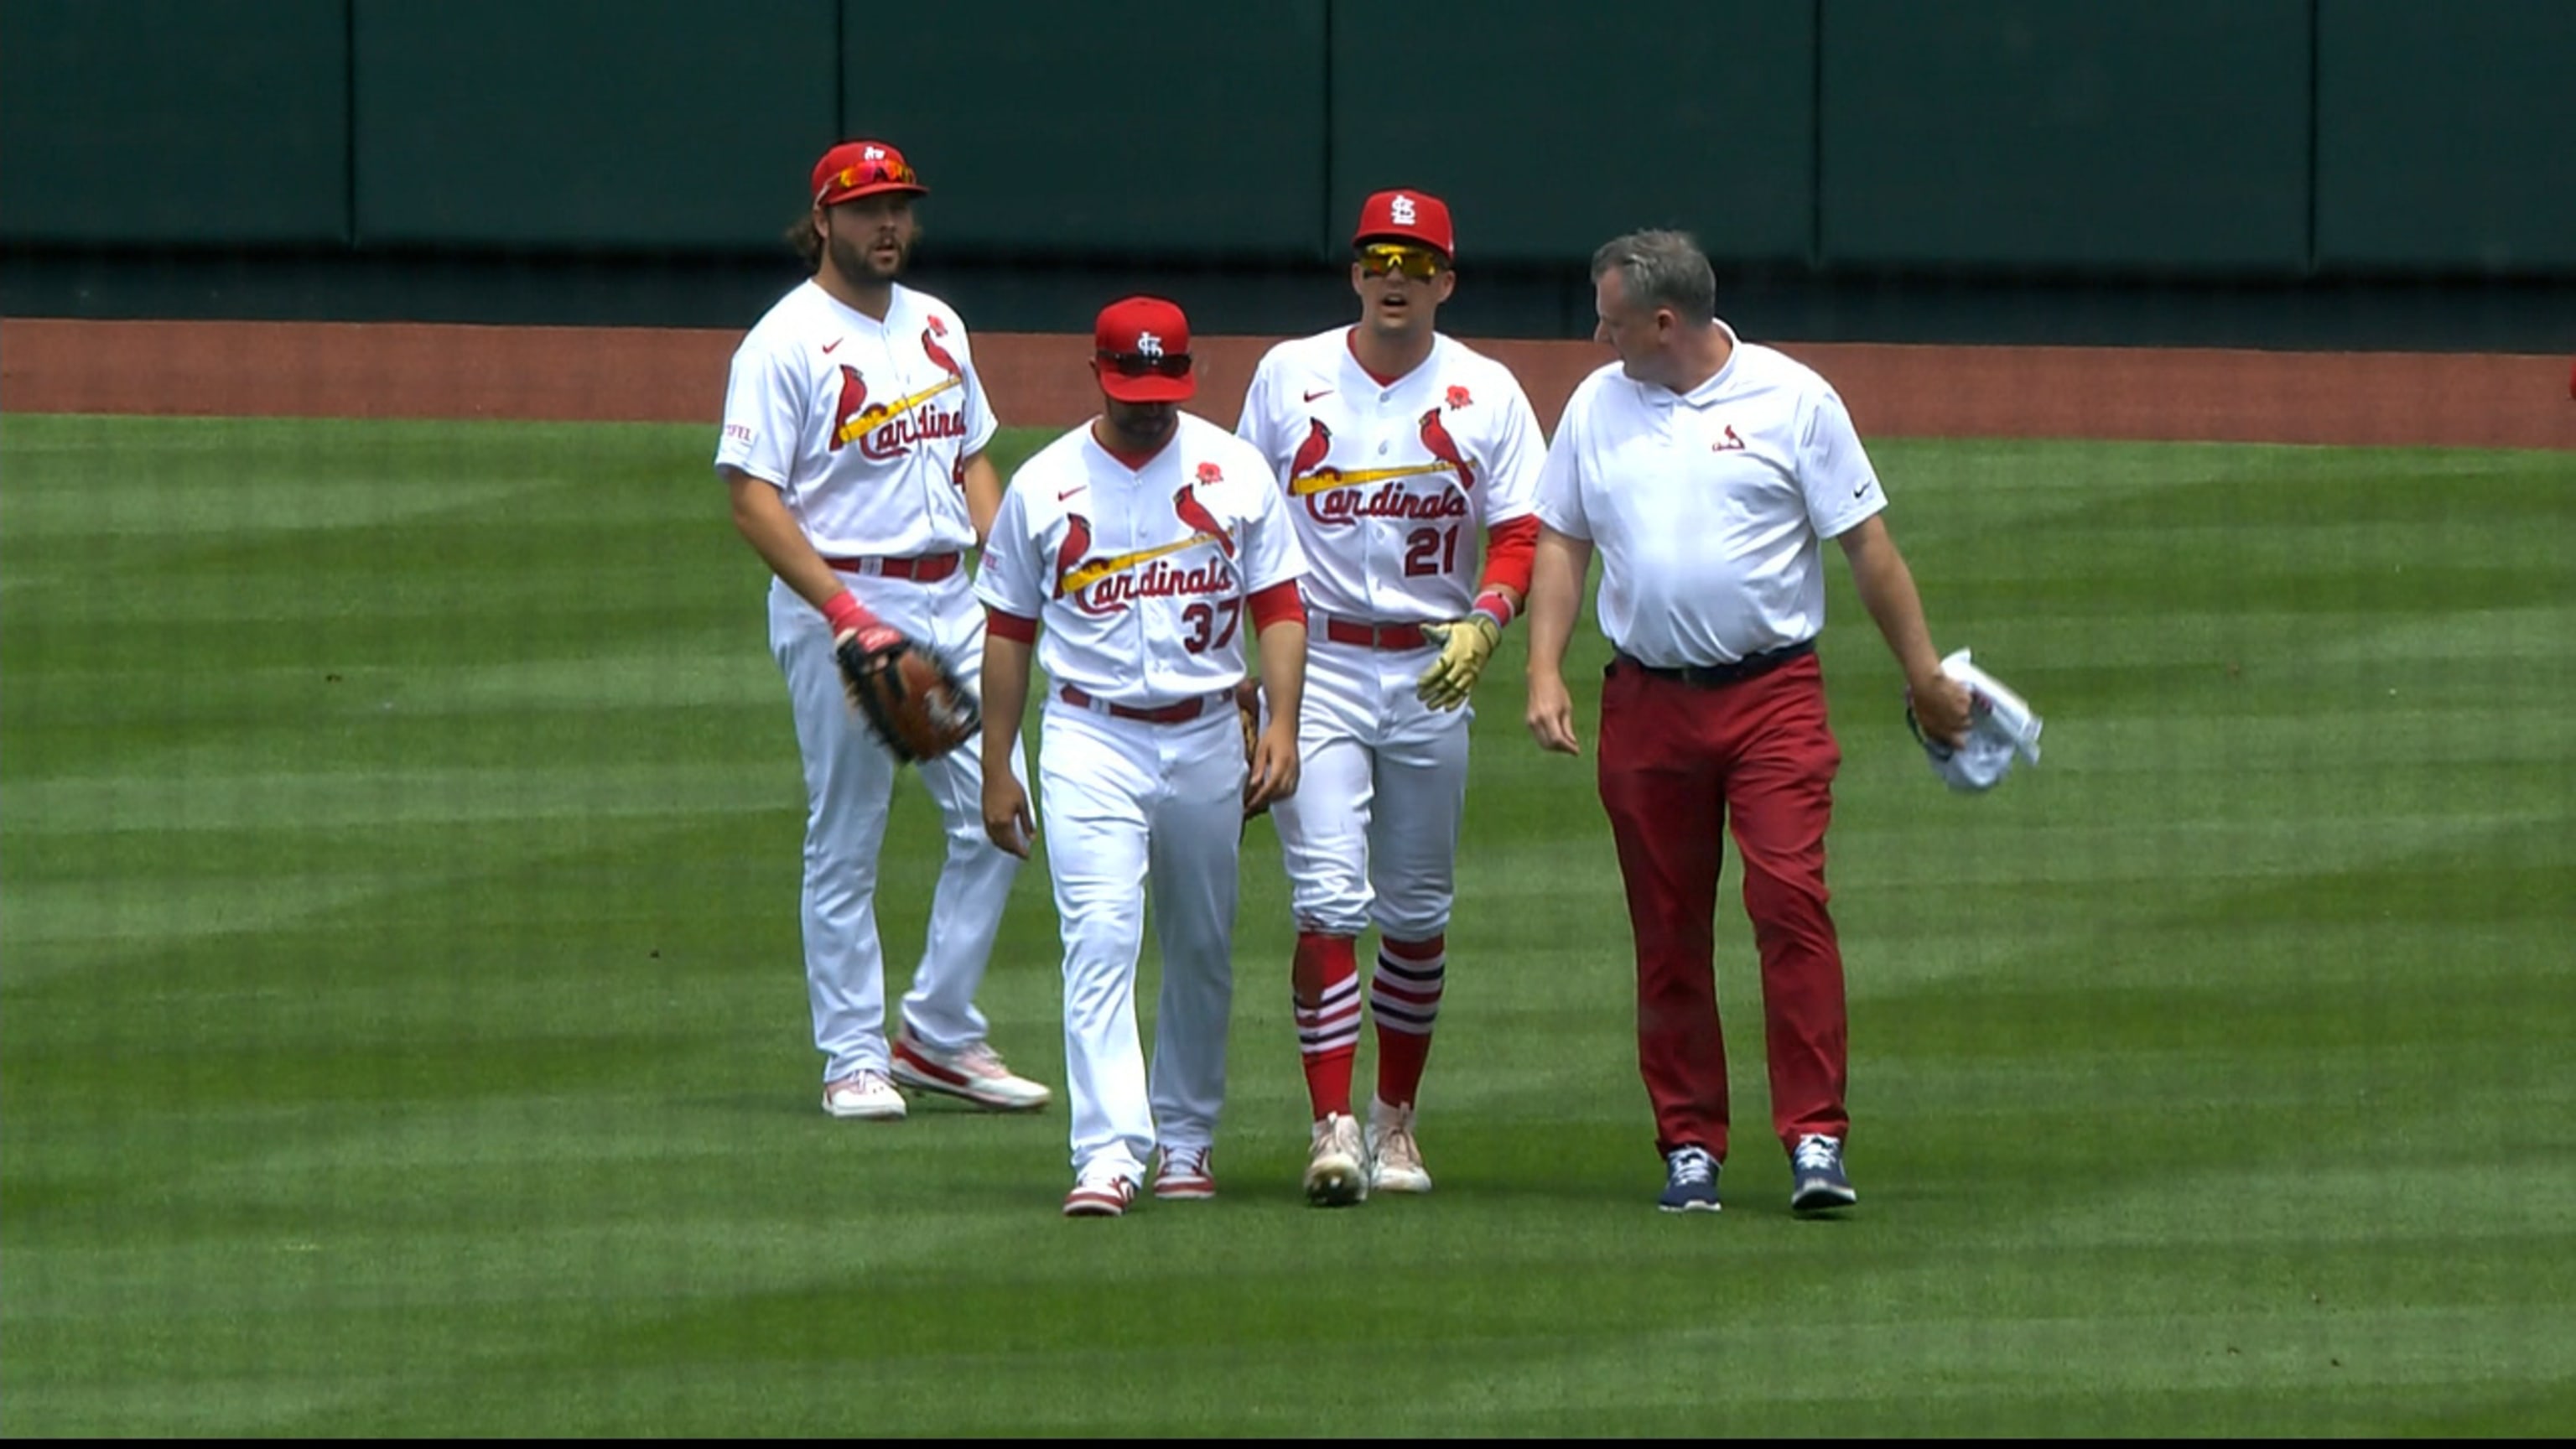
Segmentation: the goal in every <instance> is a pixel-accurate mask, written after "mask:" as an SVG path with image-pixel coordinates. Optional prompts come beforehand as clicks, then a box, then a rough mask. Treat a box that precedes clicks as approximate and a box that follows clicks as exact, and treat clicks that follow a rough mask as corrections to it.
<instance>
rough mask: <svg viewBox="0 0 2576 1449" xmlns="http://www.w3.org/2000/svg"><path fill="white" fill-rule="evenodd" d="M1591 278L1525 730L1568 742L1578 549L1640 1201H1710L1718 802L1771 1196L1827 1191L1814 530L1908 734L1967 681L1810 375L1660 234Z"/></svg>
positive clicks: (1838, 987) (1822, 761)
mask: <svg viewBox="0 0 2576 1449" xmlns="http://www.w3.org/2000/svg"><path fill="white" fill-rule="evenodd" d="M1592 278H1593V287H1594V302H1595V305H1596V308H1597V310H1598V312H1599V314H1600V319H1601V320H1600V326H1599V328H1598V330H1597V331H1596V332H1595V334H1594V336H1595V338H1596V339H1597V340H1599V341H1601V342H1604V343H1607V344H1608V345H1609V346H1610V347H1611V348H1612V349H1613V350H1614V351H1616V352H1617V353H1618V355H1619V360H1618V361H1617V362H1616V363H1614V364H1611V365H1609V366H1605V367H1603V368H1602V369H1600V370H1599V371H1597V372H1595V373H1593V374H1592V375H1591V376H1590V377H1588V378H1586V379H1584V381H1583V383H1582V385H1581V386H1579V387H1577V388H1576V389H1575V390H1574V396H1573V397H1572V398H1571V399H1569V400H1568V401H1567V403H1566V406H1565V414H1564V416H1563V417H1562V418H1561V419H1560V420H1559V421H1558V423H1557V432H1556V437H1555V440H1554V441H1553V443H1552V444H1551V445H1550V448H1549V451H1548V460H1547V465H1546V468H1545V470H1544V471H1543V473H1542V474H1541V476H1540V482H1539V505H1538V511H1539V521H1540V524H1541V529H1540V533H1539V543H1538V554H1537V558H1536V561H1535V564H1534V568H1533V572H1532V577H1531V583H1530V600H1529V603H1530V607H1529V615H1530V663H1529V709H1528V723H1529V727H1530V732H1531V733H1532V734H1533V735H1535V736H1536V737H1537V739H1538V742H1539V744H1540V745H1541V746H1542V747H1544V748H1546V749H1549V750H1554V751H1558V752H1561V753H1565V754H1575V753H1579V750H1580V744H1579V741H1578V740H1577V738H1576V735H1575V730H1574V706H1573V701H1572V699H1571V697H1570V696H1569V695H1568V693H1567V691H1566V687H1565V679H1564V675H1563V663H1564V657H1565V646H1566V642H1567V640H1568V638H1569V637H1570V636H1571V635H1572V633H1573V629H1574V619H1575V615H1576V612H1577V609H1578V607H1579V604H1580V598H1579V595H1580V594H1581V592H1582V588H1583V577H1584V572H1585V570H1586V569H1587V568H1588V567H1589V566H1590V564H1591V560H1592V555H1593V554H1594V552H1595V551H1596V550H1597V551H1598V552H1599V553H1600V555H1601V559H1602V575H1601V594H1600V618H1601V628H1602V632H1603V633H1605V634H1607V635H1608V636H1609V639H1610V643H1611V646H1612V647H1613V649H1614V650H1616V655H1615V657H1614V658H1613V660H1612V662H1611V664H1610V666H1609V669H1608V671H1607V675H1606V678H1605V680H1604V683H1603V685H1602V691H1601V765H1600V789H1601V801H1602V805H1603V806H1604V807H1605V809H1606V810H1607V811H1608V813H1609V816H1610V826H1611V833H1612V835H1613V837H1614V838H1615V839H1616V841H1617V842H1618V850H1619V870H1620V874H1621V876H1622V877H1623V878H1624V879H1625V881H1626V883H1627V896H1628V918H1629V922H1630V924H1631V926H1632V927H1633V928H1634V930H1635V933H1636V943H1637V1058H1638V1065H1639V1068H1640V1070H1641V1071H1642V1073H1643V1075H1644V1077H1645V1082H1646V1094H1647V1096H1648V1098H1649V1099H1650V1100H1651V1101H1652V1103H1653V1105H1654V1111H1655V1138H1656V1142H1655V1146H1656V1150H1657V1151H1659V1152H1661V1153H1662V1154H1663V1155H1664V1162H1665V1185H1664V1192H1663V1197H1662V1200H1661V1206H1662V1207H1663V1208H1664V1209H1665V1210H1666V1211H1668V1212H1688V1211H1701V1212H1714V1211H1716V1210H1717V1208H1718V1191H1717V1178H1718V1169H1719V1167H1720V1165H1721V1164H1722V1163H1724V1161H1725V1160H1726V1151H1727V1080H1726V1049H1725V1042H1724V1039H1723V1037H1722V1036H1721V1035H1720V1033H1719V1029H1718V1017H1717V989H1716V970H1715V961H1714V952H1715V942H1714V937H1713V930H1712V924H1713V920H1714V917H1715V914H1716V908H1717V879H1718V867H1719V863H1720V859H1721V856H1722V852H1723V844H1722V841H1721V838H1720V833H1721V831H1724V830H1726V829H1727V828H1728V827H1729V826H1730V825H1731V826H1732V829H1733V833H1734V835H1735V841H1736V846H1737V850H1738V853H1739V854H1740V855H1741V856H1742V857H1743V860H1744V869H1745V880H1744V906H1745V911H1746V913H1747V914H1748V915H1750V916H1751V917H1752V919H1753V934H1754V942H1755V946H1756V948H1757V950H1758V951H1759V952H1760V954H1761V960H1762V1006H1763V1016H1764V1026H1765V1041H1766V1045H1767V1047H1768V1051H1767V1053H1766V1056H1767V1057H1768V1062H1769V1067H1770V1077H1771V1112H1772V1125H1773V1126H1774V1128H1775V1129H1776V1130H1777V1131H1778V1133H1779V1136H1780V1141H1781V1145H1782V1146H1783V1147H1785V1148H1786V1149H1788V1152H1789V1155H1790V1161H1791V1167H1792V1178H1793V1186H1792V1189H1791V1194H1790V1205H1791V1206H1792V1207H1793V1208H1794V1209H1796V1210H1798V1211H1802V1212H1807V1211H1817V1210H1822V1209H1830V1208H1840V1207H1848V1206H1850V1205H1851V1204H1852V1203H1853V1202H1854V1201H1856V1195H1855V1194H1854V1193H1853V1191H1852V1187H1851V1180H1850V1177H1849V1175H1848V1174H1847V1173H1846V1171H1845V1170H1844V1166H1843V1142H1844V1139H1845V1138H1846V1137H1847V1136H1848V1134H1849V1131H1850V1125H1851V1124H1850V1117H1849V1115H1848V1114H1847V1112H1846V1110H1845V1107H1844V1082H1845V1053H1846V1035H1845V1023H1844V1006H1843V963H1842V953H1841V950H1840V948H1839V946H1838V945H1837V944H1836V942H1835V938H1834V924H1833V918H1832V917H1831V916H1830V915H1829V914H1827V912H1826V909H1825V901H1826V891H1825V827H1826V823H1827V821H1828V819H1829V818H1830V816H1831V814H1832V809H1833V778H1834V770H1835V767H1836V766H1837V765H1839V764H1840V763H1841V760H1842V755H1841V751H1840V749H1839V747H1837V746H1836V745H1835V743H1834V737H1833V732H1832V731H1831V730H1830V729H1829V728H1828V727H1827V725H1826V721H1825V689H1824V676H1823V673H1822V671H1821V669H1820V668H1819V667H1818V664H1817V661H1816V655H1815V641H1816V635H1817V633H1818V631H1820V630H1821V629H1822V628H1823V627H1824V622H1825V618H1824V613H1825V581H1824V560H1823V550H1822V547H1821V541H1822V540H1824V539H1828V538H1830V539H1833V540H1834V541H1835V542H1837V543H1839V544H1841V545H1842V550H1843V555H1844V557H1845V558H1847V559H1848V560H1850V562H1851V568H1852V581H1853V584H1854V585H1855V587H1856V588H1857V589H1858V592H1859V594H1860V599H1861V603H1862V605H1863V606H1864V607H1866V608H1867V609H1868V610H1869V613H1870V617H1871V618H1872V619H1873V620H1875V621H1876V622H1877V624H1878V628H1879V632H1880V633H1881V634H1882V635H1883V636H1884V637H1885V638H1886V640H1887V645H1888V648H1889V649H1890V650H1891V651H1893V652H1894V654H1895V655H1896V660H1897V663H1898V664H1899V665H1900V666H1901V667H1902V668H1903V669H1904V671H1905V677H1906V682H1907V686H1908V691H1909V695H1910V697H1911V699H1912V702H1913V707H1914V712H1915V715H1916V717H1917V719H1919V720H1920V721H1921V725H1922V729H1923V731H1924V733H1925V734H1926V735H1927V736H1930V737H1932V738H1935V739H1940V740H1945V741H1948V742H1951V743H1956V742H1957V741H1959V740H1960V739H1961V738H1963V737H1964V736H1965V733H1966V730H1967V724H1968V692H1967V690H1966V689H1965V688H1964V687H1962V686H1961V685H1960V684H1959V683H1958V682H1957V681H1955V680H1952V679H1950V678H1949V677H1948V676H1946V675H1945V674H1943V673H1942V671H1941V657H1940V655H1939V654H1938V653H1937V652H1936V651H1935V650H1934V649H1933V647H1932V638H1931V633H1930V631H1929V630H1928V629H1927V628H1926V627H1925V625H1924V622H1923V604H1922V600H1921V598H1920V597H1919V596H1918V595H1917V594H1916V592H1915V589H1914V578H1913V575H1912V574H1911V573H1910V572H1909V571H1908V570H1907V569H1906V566H1905V559H1904V557H1903V556H1902V555H1901V554H1899V553H1898V552H1897V549H1896V544H1895V542H1894V541H1893V540H1892V539H1890V538H1889V537H1888V533H1887V526H1886V524H1885V523H1884V522H1883V521H1882V520H1881V519H1880V518H1879V513H1880V511H1881V510H1882V509H1884V508H1885V507H1886V506H1887V496H1886V493H1885V491H1884V490H1883V489H1882V488H1881V487H1880V485H1879V482H1878V478H1877V476H1876V474H1875V473H1874V472H1872V470H1871V468H1870V462H1869V456H1868V454H1867V453H1866V452H1865V451H1864V450H1863V449H1862V447H1861V444H1860V439H1859V438H1858V436H1856V435H1855V434H1854V432H1853V431H1852V424H1851V418H1850V416H1849V414H1847V413H1846V412H1845V411H1844V410H1843V404H1842V399H1840V398H1839V397H1837V396H1835V395H1834V390H1833V389H1832V388H1831V387H1830V386H1828V385H1827V384H1826V382H1825V380H1824V379H1823V378H1821V377H1818V376H1817V375H1816V374H1815V373H1814V372H1812V371H1809V370H1808V369H1807V368H1806V367H1804V366H1802V365H1800V364H1799V363H1797V362H1794V361H1792V360H1790V359H1789V358H1788V357H1786V356H1784V355H1782V354H1780V353H1778V352H1775V351H1773V350H1771V349H1770V348H1767V347H1760V346H1755V345H1753V344H1750V343H1745V342H1741V341H1739V340H1737V338H1736V336H1735V333H1734V331H1733V330H1732V329H1730V328H1729V327H1728V326H1727V325H1726V324H1725V323H1723V322H1720V321H1718V320H1716V319H1715V317H1714V315H1713V314H1714V312H1715V309H1716V292H1717V286H1716V278H1715V276H1714V274H1713V273H1712V271H1711V270H1710V267H1709V264H1708V259H1707V257H1706V256H1704V255H1702V254H1701V252H1700V250H1699V248H1698V245H1697V244H1696V243H1695V242H1693V241H1692V240H1691V239H1690V238H1689V237H1688V236H1686V235H1684V234H1681V233H1678V232H1665V231H1648V232H1638V233H1635V234H1633V235H1629V236H1623V237H1620V238H1618V239H1616V240H1614V241H1612V242H1610V243H1608V244H1607V245H1605V246H1603V247H1602V248H1601V250H1600V251H1599V252H1597V253H1595V254H1594V256H1593V259H1592ZM1730 817H1731V819H1730Z"/></svg>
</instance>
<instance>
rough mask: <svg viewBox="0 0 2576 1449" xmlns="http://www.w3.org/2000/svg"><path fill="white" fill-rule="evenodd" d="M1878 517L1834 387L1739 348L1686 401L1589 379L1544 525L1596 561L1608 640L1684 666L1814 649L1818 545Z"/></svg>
mask: <svg viewBox="0 0 2576 1449" xmlns="http://www.w3.org/2000/svg"><path fill="white" fill-rule="evenodd" d="M1717 325H1719V326H1720V327H1725V326H1726V324H1725V323H1723V322H1720V323H1719V324H1717ZM1727 336H1728V337H1729V338H1733V337H1734V336H1735V333H1734V329H1732V328H1728V329H1727ZM1886 506H1887V495H1886V493H1885V491H1884V490H1882V489H1881V488H1880V487H1879V482H1878V476H1877V474H1875V473H1874V472H1872V471H1871V469H1870V463H1869V454H1868V453H1867V452H1866V451H1865V450H1863V449H1862V447H1861V443H1860V438H1859V436H1858V435H1857V434H1855V433H1854V432H1853V431H1852V423H1851V415H1850V414H1849V413H1847V412H1845V411H1844V410H1843V402H1842V399H1841V398H1840V397H1838V396H1836V395H1835V393H1834V390H1833V388H1832V387H1830V386H1828V385H1827V384H1826V382H1825V380H1824V379H1823V378H1821V377H1819V376H1817V375H1816V374H1815V372H1813V371H1812V370H1810V369H1809V368H1808V367H1806V366H1805V365H1804V364H1802V363H1799V362H1796V361H1794V360H1792V359H1791V358H1789V357H1788V356H1786V355H1785V354H1782V353H1780V352H1776V351H1774V350H1772V349H1771V348H1768V347H1760V346H1755V345H1753V344H1750V343H1746V342H1741V341H1738V342H1736V343H1735V350H1734V352H1733V353H1732V354H1731V355H1729V356H1728V358H1727V361H1726V366H1724V367H1722V368H1720V369H1718V372H1717V375H1716V376H1715V377H1712V378H1710V379H1709V380H1708V381H1707V382H1704V383H1702V384H1700V386H1698V387H1697V388H1694V389H1693V390H1691V391H1690V392H1689V393H1687V394H1684V393H1675V392H1674V391H1672V390H1671V389H1669V388H1666V387H1662V386H1658V385H1656V384H1652V383H1641V382H1636V381H1634V380H1632V379H1630V378H1629V377H1628V376H1627V375H1626V374H1625V373H1623V372H1622V371H1621V370H1620V367H1619V364H1617V363H1615V362H1614V363H1612V364H1610V365H1609V366H1607V367H1604V368H1602V369H1600V370H1599V371H1597V372H1595V373H1593V374H1592V375H1591V376H1590V377H1587V378H1585V379H1584V380H1583V383H1582V385H1581V386H1579V387H1577V388H1576V389H1575V390H1574V396H1573V397H1572V398H1570V399H1568V400H1567V402H1566V405H1565V416H1564V417H1563V418H1561V419H1559V420H1558V422H1557V426H1556V439H1555V441H1554V443H1553V444H1552V445H1551V446H1550V447H1549V450H1548V459H1547V466H1546V469H1545V470H1544V472H1543V473H1542V475H1541V480H1540V484H1539V505H1538V516H1539V519H1540V521H1541V522H1543V523H1545V524H1546V525H1547V526H1548V527H1550V528H1553V529H1555V530H1556V531H1557V532H1559V533H1562V534H1565V535H1568V536H1569V537H1573V538H1581V539H1589V540H1591V541H1592V543H1593V544H1594V545H1595V546H1596V547H1597V549H1598V550H1599V552H1600V554H1601V560H1602V562H1601V599H1600V616H1601V631H1602V632H1603V633H1604V634H1607V635H1608V636H1609V637H1610V642H1611V643H1612V644H1613V645H1614V646H1616V647H1617V648H1618V649H1619V650H1620V652H1622V653H1624V654H1627V655H1628V656H1629V657H1631V658H1633V659H1636V660H1638V661H1640V662H1641V663H1645V664H1651V665H1655V666H1657V667H1660V668H1679V667H1682V666H1685V665H1714V664H1731V663H1733V662H1735V661H1736V660H1739V659H1742V658H1744V657H1745V656H1746V655H1749V654H1758V653H1761V652H1763V651H1765V650H1770V649H1778V648H1782V647H1785V646H1787V645H1790V644H1795V643H1798V642H1799V641H1801V640H1805V639H1812V638H1814V637H1815V636H1816V635H1817V633H1818V632H1819V631H1821V630H1822V629H1823V628H1824V625H1825V575H1824V559H1823V550H1822V546H1821V541H1822V540H1824V539H1828V538H1832V537H1835V536H1836V535H1838V534H1841V533H1843V532H1845V531H1846V530H1849V529H1851V528H1853V527H1855V526H1856V525H1858V524H1860V523H1862V522H1863V521H1865V520H1867V519H1868V518H1869V517H1870V515H1872V514H1874V513H1876V512H1878V511H1879V510H1880V509H1882V508H1885V507H1886Z"/></svg>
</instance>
